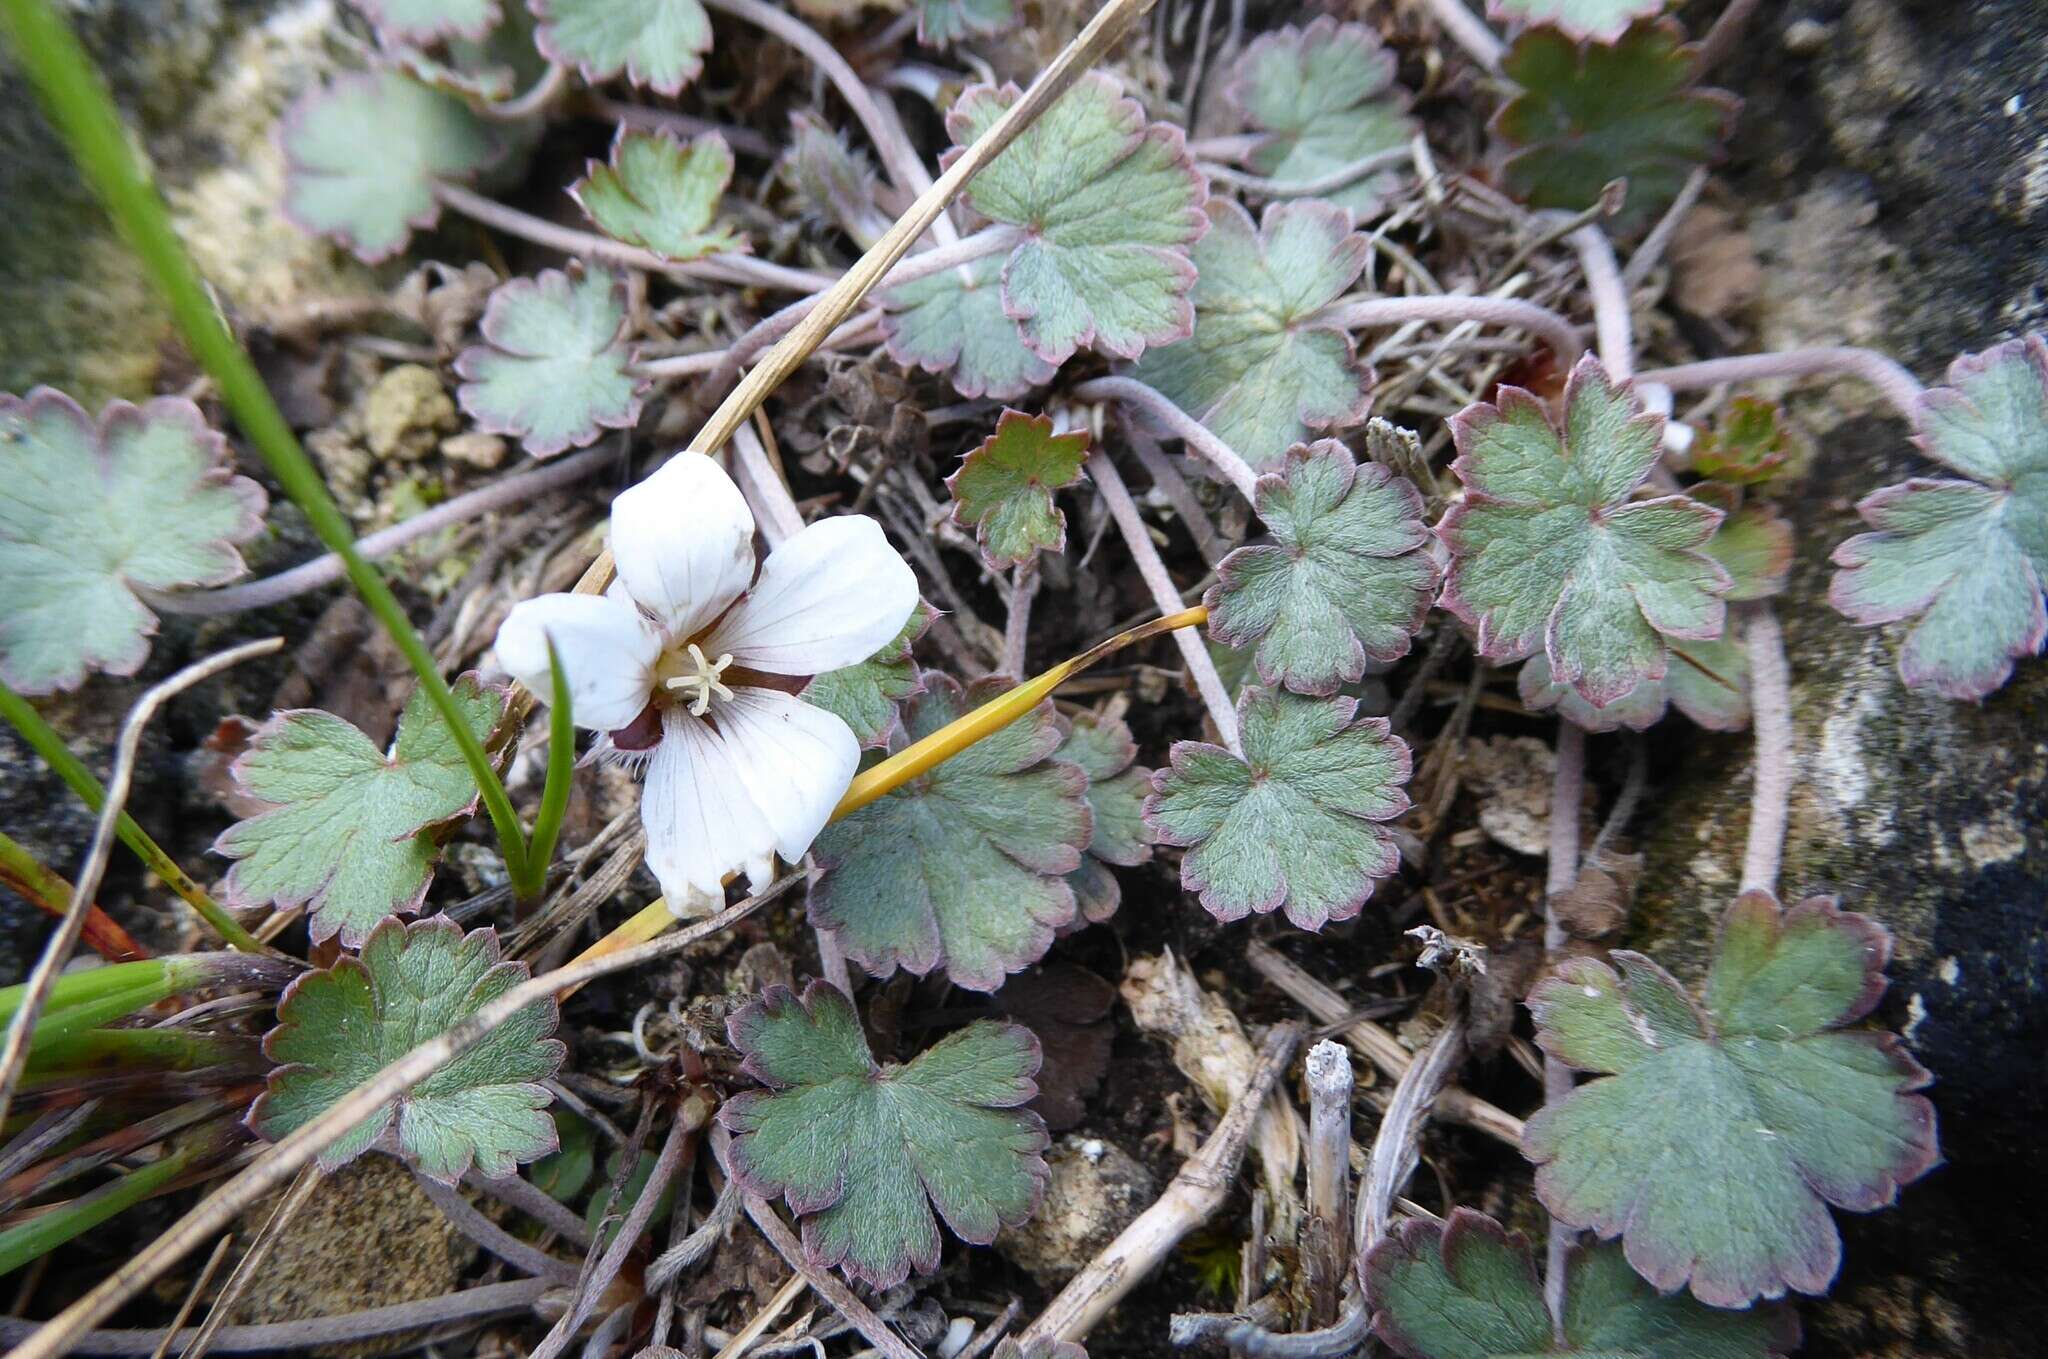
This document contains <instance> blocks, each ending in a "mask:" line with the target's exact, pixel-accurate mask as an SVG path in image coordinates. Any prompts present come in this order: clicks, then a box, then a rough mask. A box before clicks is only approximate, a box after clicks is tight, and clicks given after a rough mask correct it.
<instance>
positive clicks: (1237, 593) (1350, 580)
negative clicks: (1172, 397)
mask: <svg viewBox="0 0 2048 1359" xmlns="http://www.w3.org/2000/svg"><path fill="white" fill-rule="evenodd" d="M1258 492H1259V496H1258V511H1259V517H1260V518H1261V519H1263V520H1265V521H1266V527H1267V528H1269V529H1271V530H1272V533H1273V542H1272V543H1262V544H1255V545H1253V546H1250V547H1240V548H1238V549H1237V550H1236V551H1234V552H1232V553H1231V554H1230V555H1229V556H1228V557H1225V558H1224V559H1223V563H1222V565H1221V566H1219V567H1218V568H1217V572H1216V584H1214V585H1212V586H1211V587H1209V593H1208V594H1207V595H1206V596H1205V597H1204V600H1203V602H1204V603H1206V604H1207V605H1208V606H1209V632H1210V635H1211V636H1213V637H1214V638H1215V639H1216V640H1217V641H1219V642H1222V643H1223V644H1225V645H1226V646H1233V647H1250V646H1256V647H1257V651H1256V653H1255V654H1254V663H1255V664H1256V665H1257V667H1258V672H1259V678H1260V679H1261V680H1262V681H1263V682H1264V683H1266V684H1279V685H1285V686H1286V687H1287V688H1289V689H1293V690H1295V691H1296V692H1297V693H1304V694H1334V693H1336V692H1337V690H1338V689H1340V688H1342V687H1343V686H1344V685H1346V684H1349V683H1351V682H1352V681H1353V680H1356V679H1358V678H1359V677H1360V676H1361V675H1363V674H1364V673H1365V663H1366V661H1367V660H1375V661H1391V660H1394V659H1396V658H1398V657H1401V656H1405V655H1407V654H1408V645H1409V642H1410V640H1411V639H1412V638H1413V637H1414V636H1415V632H1416V629H1418V628H1420V627H1421V626H1422V619H1423V615H1424V614H1426V613H1427V612H1428V611H1429V605H1430V601H1431V600H1432V599H1433V598H1434V597H1435V594H1436V587H1437V567H1436V562H1435V561H1434V560H1433V559H1432V558H1431V556H1430V554H1429V551H1428V549H1429V547H1430V545H1431V542H1432V539H1431V537H1430V532H1429V529H1428V528H1427V527H1426V526H1425V525H1424V524H1423V522H1422V497H1421V496H1420V495H1419V494H1417V493H1416V490H1415V487H1414V486H1412V485H1410V484H1409V482H1408V481H1407V479H1406V478H1404V477H1397V476H1395V475H1394V474H1393V473H1392V472H1390V471H1388V470H1387V469H1386V468H1384V467H1382V466H1380V465H1379V464H1378V463H1367V464H1366V465H1365V466H1363V467H1360V466H1359V465H1358V464H1357V462H1356V461H1354V460H1353V459H1352V456H1351V451H1350V450H1349V449H1347V448H1345V447H1344V445H1342V444H1340V443H1338V442H1337V441H1336V440H1334V439H1325V440H1322V441H1321V442H1319V443H1315V444H1297V445H1295V446H1294V447H1293V448H1291V449H1289V450H1288V452H1287V458H1286V461H1285V462H1284V463H1283V464H1282V465H1281V468H1280V470H1279V471H1277V472H1269V473H1267V474H1266V475H1265V476H1263V477H1260V478H1259V486H1258Z"/></svg>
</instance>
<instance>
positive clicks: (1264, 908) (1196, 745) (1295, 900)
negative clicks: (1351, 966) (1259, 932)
mask: <svg viewBox="0 0 2048 1359" xmlns="http://www.w3.org/2000/svg"><path fill="white" fill-rule="evenodd" d="M1237 713H1238V728H1239V732H1238V734H1239V736H1240V738H1241V740H1242V742H1243V745H1244V757H1243V758H1242V759H1240V758H1239V757H1237V756H1235V755H1233V754H1231V753H1230V752H1229V751H1227V750H1225V749H1223V748H1222V747H1221V746H1212V745H1209V744H1207V743H1205V742H1201V741H1179V742H1176V743H1175V744H1174V747H1173V750H1172V751H1171V753H1170V758H1171V759H1172V767H1171V768H1170V769H1162V770H1160V771H1159V772H1158V773H1157V774H1155V775H1153V777H1152V796H1151V797H1149V798H1147V799H1146V800H1145V821H1146V823H1147V824H1148V825H1150V826H1151V827H1152V830H1153V833H1154V834H1155V835H1157V836H1158V838H1159V841H1160V843H1162V844H1168V845H1181V846H1184V847H1185V848H1186V849H1187V853H1186V854H1185V855H1184V856H1183V857H1182V858H1181V861H1180V883H1181V886H1182V887H1183V888H1185V889H1186V890H1188V891H1190V892H1194V893H1196V894H1198V895H1199V896H1200V898H1201V901H1202V905H1203V907H1204V908H1205V909H1207V910H1208V912H1209V913H1210V914H1211V915H1213V916H1215V917H1216V918H1217V919H1218V920H1226V921H1228V920H1241V919H1243V918H1244V917H1245V916H1247V915H1250V914H1252V913H1253V912H1255V911H1256V912H1260V913H1264V912H1269V911H1276V910H1282V909H1284V910H1285V911H1286V912H1287V919H1288V920H1289V921H1290V922H1292V923H1293V924H1295V925H1297V926H1299V927H1300V928H1302V929H1305V930H1319V929H1321V928H1322V927H1323V926H1324V925H1326V924H1328V923H1329V922H1330V921H1332V920H1346V919H1349V918H1350V917H1352V916H1354V915H1357V914H1358V912H1359V909H1360V908H1361V907H1362V906H1364V905H1365V899H1366V898H1367V897H1369V896H1371V895H1372V890H1373V888H1374V887H1376V886H1377V885H1378V883H1379V880H1380V879H1381V878H1384V877H1387V876H1388V875H1389V874H1391V873H1393V872H1394V870H1395V869H1397V868H1399V867H1400V866H1401V856H1400V853H1399V852H1398V851H1397V850H1396V849H1395V848H1394V837H1393V836H1392V835H1391V834H1390V833H1389V832H1388V831H1387V829H1386V828H1385V827H1384V826H1382V825H1380V824H1379V823H1380V822H1382V821H1390V820H1392V819H1393V818H1394V817H1397V816H1399V815H1400V814H1401V813H1402V812H1405V811H1407V810H1408V794H1407V793H1406V792H1405V791H1403V789H1402V785H1403V784H1405V783H1407V781H1408V775H1409V772H1410V768H1411V763H1410V757H1409V754H1408V744H1407V742H1405V741H1403V740H1401V739H1400V738H1399V737H1398V736H1394V735H1392V734H1390V732H1389V729H1388V727H1387V722H1386V719H1385V718H1380V717H1358V703H1357V701H1356V700H1354V699H1349V698H1330V699H1315V698H1302V697H1299V696H1297V695H1294V694H1290V693H1288V692H1286V691H1285V690H1279V691H1269V690H1265V689H1260V688H1257V687H1248V688H1246V689H1245V690H1244V692H1243V693H1242V694H1241V695H1239V697H1238V701H1237ZM1354 719H1355V720H1354ZM1303 846H1314V852H1313V853H1307V854H1304V853H1302V852H1300V851H1301V848H1302V847H1303Z"/></svg>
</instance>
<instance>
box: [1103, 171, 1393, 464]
mask: <svg viewBox="0 0 2048 1359" xmlns="http://www.w3.org/2000/svg"><path fill="white" fill-rule="evenodd" d="M1207 212H1208V216H1209V232H1208V234H1207V235H1205V236H1204V237H1202V239H1201V240H1200V241H1198V242H1196V243H1195V249H1194V261H1195V266H1196V268H1197V269H1199V270H1200V271H1201V272H1200V274H1199V276H1198V277H1197V278H1196V279H1195V291H1194V293H1193V297H1194V303H1195V330H1194V334H1192V335H1190V336H1189V337H1188V338H1187V339H1185V340H1181V341H1179V342H1177V343H1175V344H1170V345H1165V346H1162V347H1160V348H1157V349H1151V350H1148V351H1146V354H1145V357H1144V359H1143V360H1142V361H1141V362H1140V363H1139V364H1138V368H1137V371H1136V374H1135V376H1136V377H1137V378H1138V379H1139V380H1140V381H1143V382H1147V383H1150V384H1151V385H1152V386H1154V387H1156V388H1158V389H1159V391H1160V392H1161V393H1163V394H1164V395H1165V396H1166V397H1167V398H1168V399H1169V400H1171V401H1172V402H1174V404H1176V405H1178V406H1180V407H1182V408H1183V409H1185V410H1186V411H1187V412H1188V413H1189V414H1190V415H1192V416H1194V417H1195V418H1196V419H1197V420H1200V421H1201V422H1202V423H1203V424H1205V425H1207V426H1208V427H1209V428H1210V429H1211V430H1213V431H1214V432H1215V434H1216V437H1217V438H1219V439H1221V440H1223V442H1225V443H1227V444H1229V445H1230V446H1231V447H1232V448H1234V449H1236V450H1237V451H1238V452H1239V453H1241V454H1242V455H1244V458H1245V460H1246V461H1248V462H1249V463H1251V465H1252V466H1253V467H1255V468H1259V469H1261V470H1272V469H1274V468H1277V467H1279V466H1280V464H1281V461H1282V459H1284V458H1285V457H1286V455H1287V450H1288V448H1289V447H1291V446H1292V445H1294V444H1298V443H1300V442H1302V441H1303V440H1304V439H1307V438H1309V437H1311V433H1312V432H1313V431H1315V430H1320V429H1331V428H1341V427H1343V426H1345V425H1352V424H1356V423H1357V422H1358V421H1360V420H1362V419H1364V418H1365V411H1366V407H1367V406H1368V405H1369V404H1370V398H1369V397H1368V395H1367V390H1368V388H1369V387H1370V386H1371V380H1370V378H1369V376H1368V375H1367V374H1366V373H1365V372H1364V371H1363V370H1362V369H1360V368H1359V366H1358V363H1357V361H1356V358H1355V356H1354V354H1353V351H1352V347H1351V337H1350V336H1349V335H1346V334H1345V333H1344V332H1343V331H1341V330H1337V329H1334V328H1332V327H1329V326H1324V325H1318V324H1316V323H1315V320H1314V317H1315V314H1316V313H1317V312H1318V311H1320V310H1321V309H1322V308H1323V307H1324V306H1326V305H1327V304H1329V303H1331V302H1334V301H1335V300H1336V299H1337V298H1338V297H1340V296H1341V295H1342V294H1343V292H1344V290H1345V289H1346V288H1349V287H1350V286H1351V284H1352V282H1353V280H1355V279H1356V278H1357V277H1358V275H1359V272H1360V271H1361V270H1363V269H1364V268H1365V261H1366V242H1365V237H1363V236H1361V235H1359V234H1357V233H1355V232H1353V231H1352V230H1351V220H1350V217H1349V215H1348V214H1346V213H1345V212H1344V210H1343V209H1341V208H1337V207H1333V206H1331V205H1330V204H1328V203H1317V202H1303V203H1276V204H1274V205H1273V206H1272V207H1269V208H1267V209H1266V216H1265V220H1264V222H1263V223H1262V224H1261V225H1260V226H1259V227H1257V228H1254V227H1253V226H1252V219H1251V214H1249V213H1247V212H1246V211H1245V210H1244V209H1243V208H1241V207H1239V206H1238V205H1237V204H1235V203H1233V202H1231V201H1230V200H1228V199H1223V198H1212V199H1210V200H1209V206H1208V208H1207Z"/></svg>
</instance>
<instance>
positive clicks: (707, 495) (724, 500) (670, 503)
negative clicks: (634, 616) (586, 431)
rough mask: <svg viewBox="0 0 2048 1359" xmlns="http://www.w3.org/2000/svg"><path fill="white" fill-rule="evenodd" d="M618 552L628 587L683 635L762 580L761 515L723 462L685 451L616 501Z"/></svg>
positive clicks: (673, 637) (677, 636)
mask: <svg viewBox="0 0 2048 1359" xmlns="http://www.w3.org/2000/svg"><path fill="white" fill-rule="evenodd" d="M612 556H613V557H615V558H616V559H617V560H618V564H619V579H620V580H621V581H623V582H625V586H626V592H627V593H628V594H630V595H631V596H632V597H633V599H634V601H635V602H636V603H638V604H639V605H640V607H641V608H643V609H645V610H647V612H648V613H650V614H652V615H654V617H655V619H656V620H657V621H658V622H660V624H661V625H662V627H663V628H665V629H666V630H667V632H668V636H669V640H670V641H683V640H686V639H688V638H690V637H693V636H695V635H696V634H697V633H699V632H702V631H703V630H704V629H705V627H707V626H708V625H709V624H710V622H711V620H712V619H714V618H716V617H718V615H719V614H721V613H723V612H724V611H725V609H726V606H727V605H729V604H731V603H732V602H733V600H735V599H737V598H739V595H740V591H742V590H744V589H746V588H747V583H748V582H749V581H751V580H752V579H753V578H754V516H753V514H752V513H751V512H750V511H749V510H748V509H747V501H746V497H744V496H742V495H741V494H740V488H739V487H737V486H735V485H733V484H732V478H731V477H729V476H727V475H726V474H725V471H724V469H723V468H721V467H720V466H719V465H718V464H717V463H715V462H713V461H712V460H711V459H709V458H707V457H705V456H704V455H703V454H701V453H678V454H676V455H675V456H674V457H673V458H670V459H669V460H668V461H667V462H666V463H664V464H663V465H662V467H661V469H660V470H659V471H657V472H656V473H655V474H654V475H653V476H651V477H649V478H647V479H646V480H645V481H643V482H641V483H640V484H639V485H638V486H635V487H633V488H631V489H630V490H627V491H624V492H621V493H620V495H619V497H618V498H617V499H616V500H614V501H612ZM714 654H716V653H714Z"/></svg>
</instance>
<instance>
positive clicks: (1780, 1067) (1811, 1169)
mask: <svg viewBox="0 0 2048 1359" xmlns="http://www.w3.org/2000/svg"><path fill="white" fill-rule="evenodd" d="M1889 943H1890V939H1889V936H1888V935H1887V934H1886V933H1885V932H1884V930H1883V928H1882V927H1881V926H1879V925H1878V924H1876V922H1874V921H1872V920H1870V919H1869V918H1868V917H1865V916H1860V915H1854V914H1851V913H1847V912H1843V911H1840V910H1838V909H1836V907H1835V905H1834V903H1833V902H1832V901H1830V900H1827V899H1824V898H1813V899H1810V900H1808V901H1805V902H1803V903H1801V904H1800V905H1798V906H1796V907H1794V908H1792V909H1791V910H1790V911H1788V912H1782V913H1781V912H1780V910H1779V908H1778V904H1777V902H1776V901H1775V900H1774V899H1773V898H1771V897H1770V895H1769V894H1767V893H1762V892H1752V893H1749V894H1747V895H1745V896H1743V897H1742V898H1741V899H1740V900H1738V901H1737V902H1736V903H1735V905H1734V906H1733V907H1731V908H1730V909H1729V912H1728V915H1727V917H1726V918H1725V920H1724V921H1723V924H1722V928H1721V938H1720V941H1719V944H1718V946H1717V949H1716V953H1715V958H1714V963H1713V966H1712V968H1711V970H1710V972H1709V974H1708V979H1707V985H1706V990H1705V1003H1704V1004H1703V1005H1702V1004H1700V1003H1697V1002H1695V1001H1693V999H1692V998H1691V997H1689V996H1687V995H1686V994H1685V993H1684V991H1683V990H1682V989H1681V988H1680V987H1679V985H1678V983H1677V982H1676V981H1674V980H1673V979H1672V978H1671V976H1670V975H1669V974H1668V973H1666V972H1665V971H1664V970H1663V969H1662V968H1660V967H1658V966H1657V965H1656V964H1655V963H1653V962H1651V961H1650V960H1649V959H1648V958H1645V957H1643V956H1642V955H1640V954H1635V953H1628V952H1617V953H1615V954H1614V955H1613V957H1614V962H1615V965H1616V967H1617V968H1619V972H1617V971H1616V970H1614V969H1611V968H1609V967H1608V966H1607V965H1606V964H1603V963H1600V962H1598V961H1595V960H1593V959H1588V958H1581V959H1575V960H1572V961H1570V962H1567V963H1565V964H1564V965H1563V966H1562V967H1560V968H1559V969H1558V971H1557V974H1556V975H1555V976H1553V977H1552V978H1550V979H1549V980H1546V981H1544V982H1542V983H1541V984H1539V985H1538V986H1537V987H1536V989H1535V990H1534V991H1533V992H1531V994H1530V997H1529V1008H1530V1010H1531V1012H1532V1013H1533V1014H1534V1015H1535V1017H1536V1025H1537V1041H1538V1042H1539V1043H1540V1044H1541V1045H1542V1046H1543V1048H1544V1049H1545V1050H1546V1051H1548V1052H1549V1053H1551V1054H1552V1055H1554V1056H1556V1057H1558V1058H1560V1059H1561V1060H1563V1061H1564V1062H1566V1063H1567V1064H1569V1065H1572V1066H1575V1067H1578V1068H1580V1069H1581V1070H1588V1071H1594V1072H1605V1073H1611V1074H1609V1075H1606V1076H1604V1077H1603V1078H1602V1079H1597V1080H1594V1081H1591V1082H1589V1083H1587V1084H1585V1085H1581V1086H1579V1087H1578V1088H1577V1089H1576V1090H1574V1091H1573V1092H1572V1093H1571V1094H1570V1095H1569V1096H1568V1097H1566V1098H1565V1099H1564V1100H1562V1101H1561V1102H1559V1103H1556V1104H1552V1105H1548V1106H1546V1107H1545V1108H1544V1109H1542V1110H1541V1111H1539V1112H1538V1113H1537V1114H1536V1115H1535V1116H1534V1117H1532V1118H1531V1119H1530V1120H1529V1123H1528V1126H1527V1129H1526V1130H1525V1133H1524V1136H1523V1139H1522V1149H1523V1152H1524V1154H1525V1155H1527V1156H1528V1157H1529V1158H1530V1159H1531V1160H1532V1161H1534V1162H1536V1164H1537V1172H1536V1192H1537V1195H1538V1197H1539V1198H1541V1199H1542V1200H1543V1203H1544V1206H1545V1207H1547V1208H1549V1209H1550V1211H1551V1213H1552V1214H1553V1215H1555V1216H1556V1217H1558V1218H1559V1219H1560V1220H1562V1221H1564V1222H1566V1223H1569V1224H1570V1225H1572V1226H1575V1227H1585V1228H1590V1229H1592V1230H1593V1231H1595V1232H1597V1233H1598V1234H1599V1235H1600V1236H1602V1237H1614V1236H1620V1237H1621V1238H1622V1244H1623V1247H1624V1250H1625V1251H1626V1254H1627V1258H1628V1262H1629V1264H1630V1265H1632V1266H1633V1267H1634V1268H1635V1270H1636V1272H1637V1273H1639V1274H1641V1275H1642V1276H1643V1278H1644V1279H1646V1280H1648V1281H1649V1283H1650V1284H1651V1285H1653V1286H1654V1287H1656V1288H1657V1289H1659V1290H1676V1289H1678V1288H1680V1287H1683V1286H1685V1285H1687V1284H1690V1286H1691V1288H1692V1291H1693V1294H1694V1296H1696V1297H1698V1298H1699V1300H1700V1301H1702V1302H1704V1303H1707V1304H1709V1305H1710V1306H1715V1307H1740V1306H1744V1305H1746V1304H1747V1303H1749V1302H1750V1301H1751V1300H1752V1299H1755V1298H1758V1297H1778V1296H1780V1295H1782V1294H1783V1293H1784V1292H1785V1291H1786V1290H1787V1289H1788V1288H1789V1289H1797V1290H1799V1291H1801V1292H1805V1293H1820V1292H1824V1291H1825V1290H1826V1289H1827V1287H1828V1285H1829V1284H1830V1283H1831V1282H1832V1281H1833V1279H1834V1276H1835V1271H1836V1269H1837V1268H1838V1266H1839V1264H1840V1262H1841V1240H1840V1238H1839V1236H1838V1235H1837V1234H1836V1231H1835V1225H1834V1222H1833V1221H1832V1220H1831V1219H1830V1217H1829V1216H1828V1211H1827V1205H1828V1204H1834V1205H1835V1206H1837V1207H1842V1208H1849V1209H1853V1210H1856V1211H1863V1212H1867V1211H1870V1210H1872V1209H1875V1208H1880V1207H1883V1206H1884V1205H1885V1204H1888V1203H1890V1202H1892V1201H1893V1199H1894V1198H1895V1197H1896V1195H1897V1192H1898V1187H1899V1186H1900V1185H1901V1184H1904V1183H1906V1182H1908V1181H1910V1180H1913V1179H1915V1178H1917V1177H1918V1176H1920V1175H1921V1174H1924V1173H1925V1172H1926V1171H1927V1170H1928V1169H1930V1168H1931V1167H1932V1166H1933V1165H1934V1164H1935V1162H1936V1160H1937V1159H1938V1153H1937V1151H1936V1145H1935V1133H1934V1109H1933V1106H1932V1105H1930V1104H1929V1103H1928V1102H1927V1100H1926V1099H1925V1098H1924V1097H1923V1096H1920V1095H1917V1094H1914V1093H1913V1092H1914V1091H1917V1090H1919V1089H1921V1088H1922V1087H1924V1086H1925V1085H1926V1084H1927V1083H1928V1080H1929V1077H1928V1075H1927V1072H1926V1071H1925V1070H1923V1069H1922V1068H1921V1067H1920V1065H1919V1064H1918V1063H1917V1062H1915V1061H1914V1060H1913V1059H1912V1057H1910V1056H1909V1055H1907V1053H1906V1051H1905V1049H1904V1047H1903V1046H1902V1045H1901V1044H1900V1043H1899V1042H1898V1040H1897V1039H1896V1038H1895V1037H1894V1036H1892V1035H1890V1034H1877V1033H1870V1032H1861V1031H1858V1032H1845V1031H1843V1030H1842V1029H1841V1026H1842V1025H1845V1024H1849V1023H1852V1022H1854V1021H1855V1020H1857V1019H1860V1018H1862V1017H1863V1016H1864V1015H1866V1014H1868V1013H1869V1012H1870V1010H1871V1008H1872V1007H1873V1006H1874V1005H1875V1004H1876V1003H1877V999H1878V997H1879V996H1880V995H1881V994H1882V992H1883V990H1884V975H1883V971H1884V964H1885V960H1886V958H1887V957H1888V956H1889V953H1890V948H1889Z"/></svg>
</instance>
